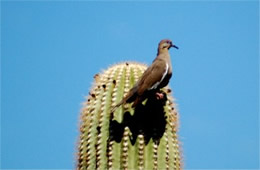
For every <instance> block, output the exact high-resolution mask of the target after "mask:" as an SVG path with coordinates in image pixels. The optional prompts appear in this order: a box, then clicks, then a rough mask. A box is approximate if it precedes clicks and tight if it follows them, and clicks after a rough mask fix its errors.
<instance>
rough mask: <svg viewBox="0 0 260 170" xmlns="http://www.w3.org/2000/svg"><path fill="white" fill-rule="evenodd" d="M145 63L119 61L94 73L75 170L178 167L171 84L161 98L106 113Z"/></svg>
mask: <svg viewBox="0 0 260 170" xmlns="http://www.w3.org/2000/svg"><path fill="white" fill-rule="evenodd" d="M146 68H147V67H146V66H145V65H143V64H139V63H120V64H117V65H114V66H112V67H110V68H108V69H107V70H105V71H104V72H103V73H101V74H97V75H95V83H94V85H93V87H92V89H91V92H90V93H89V96H88V98H87V101H86V102H85V103H84V107H83V109H82V113H81V125H80V140H79V146H78V163H77V169H79V170H83V169H89V170H93V169H101V170H102V169H111V170H114V169H129V170H132V169H145V170H146V169H147V170H150V169H169V170H172V169H181V156H180V148H179V142H178V138H177V130H178V114H177V111H176V109H175V104H174V103H173V98H172V97H171V95H170V93H171V90H170V89H169V87H165V88H164V89H163V91H165V93H167V100H166V101H165V102H160V101H156V100H153V99H151V100H150V99H148V100H147V101H145V102H143V104H142V106H139V107H136V108H135V109H133V108H131V105H130V104H126V105H124V106H121V107H120V108H118V109H117V110H116V111H115V112H114V113H110V110H111V108H112V107H113V106H114V105H116V104H117V103H118V102H119V101H120V100H121V99H122V97H123V96H124V94H126V93H127V92H128V90H129V89H130V88H131V87H132V86H133V85H134V84H135V82H136V81H137V80H138V78H139V77H140V76H141V75H142V73H143V72H144V71H145V69H146Z"/></svg>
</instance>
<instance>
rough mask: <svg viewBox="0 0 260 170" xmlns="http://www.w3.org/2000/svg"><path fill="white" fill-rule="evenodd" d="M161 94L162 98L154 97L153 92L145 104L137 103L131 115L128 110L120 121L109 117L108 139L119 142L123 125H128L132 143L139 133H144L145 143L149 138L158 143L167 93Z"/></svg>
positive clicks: (162, 125)
mask: <svg viewBox="0 0 260 170" xmlns="http://www.w3.org/2000/svg"><path fill="white" fill-rule="evenodd" d="M163 94H164V99H161V100H158V99H156V97H155V95H154V94H153V95H150V96H149V97H148V100H147V102H146V104H144V105H143V104H139V105H137V106H136V107H135V111H134V115H133V116H132V115H131V114H130V113H129V112H125V113H124V117H123V121H122V123H118V122H117V121H116V120H112V119H113V117H111V119H110V125H109V140H110V141H116V142H121V140H122V137H123V132H124V129H125V127H129V129H130V131H131V133H132V135H131V137H130V140H131V143H132V145H134V144H135V142H136V139H137V136H138V135H139V134H143V135H144V140H145V144H148V142H149V140H150V139H152V140H153V141H154V142H155V143H157V144H159V142H160V139H161V137H162V136H163V134H164V132H165V126H166V117H165V112H164V105H165V103H166V100H167V95H166V94H165V93H163Z"/></svg>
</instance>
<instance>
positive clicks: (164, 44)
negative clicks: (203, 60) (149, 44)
mask: <svg viewBox="0 0 260 170" xmlns="http://www.w3.org/2000/svg"><path fill="white" fill-rule="evenodd" d="M171 47H174V48H176V49H179V48H178V47H177V46H176V45H174V44H173V43H172V41H171V40H169V39H164V40H162V41H160V43H159V47H158V48H159V49H170V48H171Z"/></svg>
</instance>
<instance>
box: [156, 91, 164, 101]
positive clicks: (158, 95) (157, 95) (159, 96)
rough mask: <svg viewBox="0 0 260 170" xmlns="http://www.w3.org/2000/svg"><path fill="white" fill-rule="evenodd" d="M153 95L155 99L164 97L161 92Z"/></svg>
mask: <svg viewBox="0 0 260 170" xmlns="http://www.w3.org/2000/svg"><path fill="white" fill-rule="evenodd" d="M155 96H156V99H157V100H162V99H164V94H163V93H160V92H156V93H155Z"/></svg>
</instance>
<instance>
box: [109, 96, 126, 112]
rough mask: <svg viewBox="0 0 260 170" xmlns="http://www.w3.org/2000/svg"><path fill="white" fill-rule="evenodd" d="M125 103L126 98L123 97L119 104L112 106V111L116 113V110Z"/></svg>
mask: <svg viewBox="0 0 260 170" xmlns="http://www.w3.org/2000/svg"><path fill="white" fill-rule="evenodd" d="M124 103H125V100H124V99H122V100H121V101H120V102H119V103H118V104H116V105H115V106H114V107H112V109H111V113H114V111H115V110H116V109H117V108H118V107H119V106H121V105H122V104H124Z"/></svg>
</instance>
